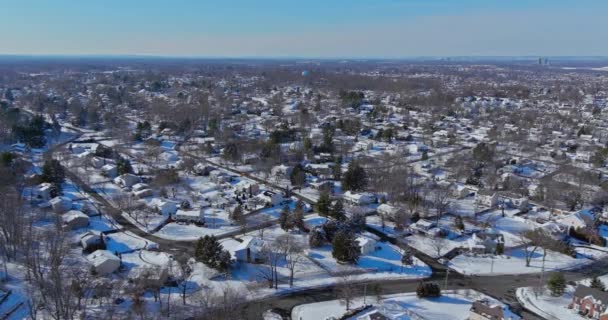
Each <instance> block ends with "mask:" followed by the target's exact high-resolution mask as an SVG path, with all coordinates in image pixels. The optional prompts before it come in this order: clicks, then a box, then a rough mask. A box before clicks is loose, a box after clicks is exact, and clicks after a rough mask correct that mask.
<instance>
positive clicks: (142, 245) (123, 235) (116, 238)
mask: <svg viewBox="0 0 608 320" xmlns="http://www.w3.org/2000/svg"><path fill="white" fill-rule="evenodd" d="M105 241H106V247H107V250H108V251H110V252H112V253H114V252H118V253H125V252H132V251H136V250H140V249H146V248H153V247H155V246H156V244H155V243H153V242H150V241H149V240H146V239H144V238H141V237H139V236H137V235H136V234H134V233H132V232H130V231H125V232H118V233H112V234H108V235H106V236H105Z"/></svg>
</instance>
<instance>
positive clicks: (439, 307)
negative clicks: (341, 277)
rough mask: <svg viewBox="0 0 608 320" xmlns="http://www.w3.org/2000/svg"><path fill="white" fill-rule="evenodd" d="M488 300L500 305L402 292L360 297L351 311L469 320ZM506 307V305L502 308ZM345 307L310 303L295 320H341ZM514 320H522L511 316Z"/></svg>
mask: <svg viewBox="0 0 608 320" xmlns="http://www.w3.org/2000/svg"><path fill="white" fill-rule="evenodd" d="M483 298H485V299H489V300H490V301H492V302H494V303H496V304H501V305H502V303H500V302H499V301H497V300H495V299H492V298H490V297H488V296H485V295H483V294H481V293H479V292H477V291H474V290H457V291H445V292H444V293H443V295H442V296H441V297H439V298H425V299H419V298H418V297H417V296H416V293H413V292H408V293H399V294H394V295H389V296H384V297H382V298H381V299H380V301H378V300H377V298H376V297H367V298H365V299H364V298H363V297H358V298H356V299H354V301H353V302H352V304H351V306H350V308H351V309H354V308H358V307H361V306H364V305H366V304H368V305H369V304H373V305H374V308H375V309H376V310H379V311H380V312H382V313H383V314H384V315H386V316H389V317H390V318H391V319H402V320H410V319H419V318H417V317H416V316H418V317H420V318H422V319H441V320H466V319H468V318H469V310H470V309H471V305H472V304H473V302H474V301H475V300H478V299H483ZM503 306H504V305H503ZM346 311H347V310H346V305H345V304H344V303H341V302H340V300H330V301H323V302H316V303H310V304H304V305H299V306H296V307H295V308H293V310H292V312H291V318H292V319H298V320H320V319H328V318H330V317H335V318H339V317H341V316H342V315H344V314H345V313H346ZM510 316H512V317H513V319H519V317H517V316H516V315H514V314H512V313H511V314H510Z"/></svg>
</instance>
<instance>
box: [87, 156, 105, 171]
mask: <svg viewBox="0 0 608 320" xmlns="http://www.w3.org/2000/svg"><path fill="white" fill-rule="evenodd" d="M89 162H90V163H91V166H93V168H95V169H100V168H101V167H103V166H104V165H105V164H106V160H105V159H104V158H100V157H91V160H89Z"/></svg>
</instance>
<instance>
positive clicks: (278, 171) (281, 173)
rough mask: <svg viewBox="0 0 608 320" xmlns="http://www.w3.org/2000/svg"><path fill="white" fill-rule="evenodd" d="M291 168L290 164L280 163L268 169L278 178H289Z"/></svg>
mask: <svg viewBox="0 0 608 320" xmlns="http://www.w3.org/2000/svg"><path fill="white" fill-rule="evenodd" d="M292 170H293V169H292V168H291V167H290V166H286V165H284V164H282V165H278V166H274V167H272V169H270V174H271V175H273V176H274V177H277V178H279V179H289V176H290V175H291V171H292Z"/></svg>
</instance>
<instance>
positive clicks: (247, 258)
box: [233, 237, 264, 262]
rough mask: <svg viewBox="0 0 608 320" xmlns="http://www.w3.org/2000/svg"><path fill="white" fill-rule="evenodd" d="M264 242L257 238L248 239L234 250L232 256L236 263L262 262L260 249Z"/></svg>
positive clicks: (262, 257)
mask: <svg viewBox="0 0 608 320" xmlns="http://www.w3.org/2000/svg"><path fill="white" fill-rule="evenodd" d="M263 247H264V241H263V240H260V239H258V238H254V237H251V238H248V239H246V240H244V241H243V242H241V243H240V244H239V245H238V246H237V247H236V248H234V252H233V256H234V258H235V259H236V261H241V262H260V261H262V260H264V256H263V252H262V248H263Z"/></svg>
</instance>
